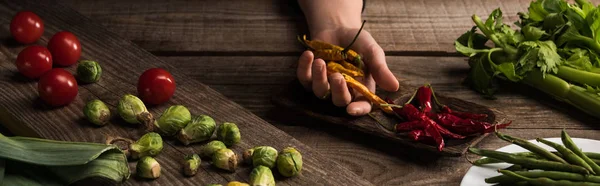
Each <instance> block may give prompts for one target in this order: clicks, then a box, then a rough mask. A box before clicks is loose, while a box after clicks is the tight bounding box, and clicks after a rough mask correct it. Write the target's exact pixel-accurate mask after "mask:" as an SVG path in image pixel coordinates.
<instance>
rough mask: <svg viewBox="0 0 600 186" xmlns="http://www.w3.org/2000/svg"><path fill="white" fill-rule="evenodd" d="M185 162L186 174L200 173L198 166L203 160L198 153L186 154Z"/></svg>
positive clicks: (184, 171) (184, 169)
mask: <svg viewBox="0 0 600 186" xmlns="http://www.w3.org/2000/svg"><path fill="white" fill-rule="evenodd" d="M184 159H185V163H184V164H183V173H184V174H185V175H186V176H194V175H196V173H198V168H199V167H200V163H201V162H202V160H201V159H200V157H199V156H198V154H192V155H187V156H185V158H184Z"/></svg>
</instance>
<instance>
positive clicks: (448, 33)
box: [60, 0, 600, 55]
mask: <svg viewBox="0 0 600 186" xmlns="http://www.w3.org/2000/svg"><path fill="white" fill-rule="evenodd" d="M60 2H61V3H64V4H65V5H68V6H71V7H73V8H74V9H76V10H78V11H80V12H82V14H84V15H86V16H89V17H91V18H92V19H93V20H96V21H98V22H100V23H102V24H103V25H105V26H107V27H108V28H109V29H110V30H112V31H114V32H116V33H117V34H119V35H121V36H123V37H125V38H126V39H128V40H131V41H133V42H134V43H136V44H138V45H140V46H141V47H143V48H145V49H147V50H149V51H153V52H155V53H157V54H165V55H173V54H201V55H204V54H209V53H211V54H223V53H232V52H235V53H237V54H238V55H273V54H274V53H275V54H281V53H285V54H289V53H290V52H297V51H299V50H301V49H303V48H302V46H301V45H300V44H299V43H298V42H297V41H296V39H295V38H296V35H298V34H306V33H307V31H306V23H305V20H304V18H303V15H302V14H301V11H300V10H299V8H298V7H297V5H296V0H289V1H278V0H231V1H185V0H174V1H161V0H148V1H146V0H128V1H122V0H106V1H92V0H60ZM366 2H367V3H366V8H365V11H364V13H363V19H365V20H367V24H366V25H365V30H367V31H369V32H370V33H371V34H372V35H373V37H374V38H375V40H376V41H377V42H378V43H379V44H380V45H381V47H382V48H383V49H384V50H385V51H386V53H388V54H437V55H440V54H442V55H447V54H448V53H455V49H454V45H453V44H454V40H456V38H458V37H459V36H460V35H461V34H463V33H465V32H466V31H468V30H469V29H470V28H471V27H472V26H474V23H473V21H472V20H471V16H472V15H473V14H477V15H478V16H481V17H487V16H488V15H489V13H490V12H492V11H493V10H494V9H496V8H501V9H502V11H503V13H504V14H503V15H504V16H505V18H504V21H505V22H506V23H513V22H514V21H516V20H517V19H518V16H517V13H518V12H520V11H526V10H527V7H528V6H529V3H530V2H531V0H367V1H366ZM592 2H594V3H595V4H598V3H600V1H599V0H593V1H592ZM298 55H299V54H298Z"/></svg>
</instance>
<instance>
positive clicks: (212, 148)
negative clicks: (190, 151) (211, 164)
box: [198, 140, 227, 158]
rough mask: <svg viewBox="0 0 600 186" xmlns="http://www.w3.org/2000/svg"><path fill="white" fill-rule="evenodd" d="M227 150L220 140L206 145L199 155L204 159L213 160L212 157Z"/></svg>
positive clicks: (201, 148)
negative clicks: (222, 150)
mask: <svg viewBox="0 0 600 186" xmlns="http://www.w3.org/2000/svg"><path fill="white" fill-rule="evenodd" d="M224 148H227V146H225V144H224V143H223V142H221V141H218V140H212V141H210V142H208V143H207V144H205V145H202V146H201V147H200V152H199V153H198V154H199V155H200V157H203V158H212V155H213V154H214V153H215V152H217V151H218V150H220V149H224Z"/></svg>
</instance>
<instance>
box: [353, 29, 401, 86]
mask: <svg viewBox="0 0 600 186" xmlns="http://www.w3.org/2000/svg"><path fill="white" fill-rule="evenodd" d="M360 42H361V43H360V44H359V45H354V46H356V47H353V48H356V50H357V52H359V53H361V54H362V55H363V59H362V60H363V62H364V63H365V64H366V66H367V68H368V70H369V73H371V74H372V75H373V78H374V79H375V82H377V84H378V85H379V86H380V87H381V88H383V89H384V90H387V91H397V90H398V88H399V83H398V80H397V79H396V77H394V74H393V73H392V72H391V71H390V69H389V68H388V66H387V63H386V60H385V53H384V51H383V49H382V48H381V47H380V46H379V45H378V44H377V42H376V41H375V39H374V38H373V37H372V36H371V34H369V33H368V32H366V31H365V32H363V33H361V38H360Z"/></svg>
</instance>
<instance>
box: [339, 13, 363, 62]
mask: <svg viewBox="0 0 600 186" xmlns="http://www.w3.org/2000/svg"><path fill="white" fill-rule="evenodd" d="M366 22H367V20H364V21H363V23H362V25H360V29H358V33H356V36H354V39H352V42H350V44H349V45H348V46H347V47H346V48H344V50H342V52H341V53H342V55H343V57H344V58H346V53H347V52H348V50H350V47H351V46H352V45H353V44H354V42H355V41H356V39H358V35H360V32H361V31H362V29H363V27H364V26H365V23H366Z"/></svg>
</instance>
